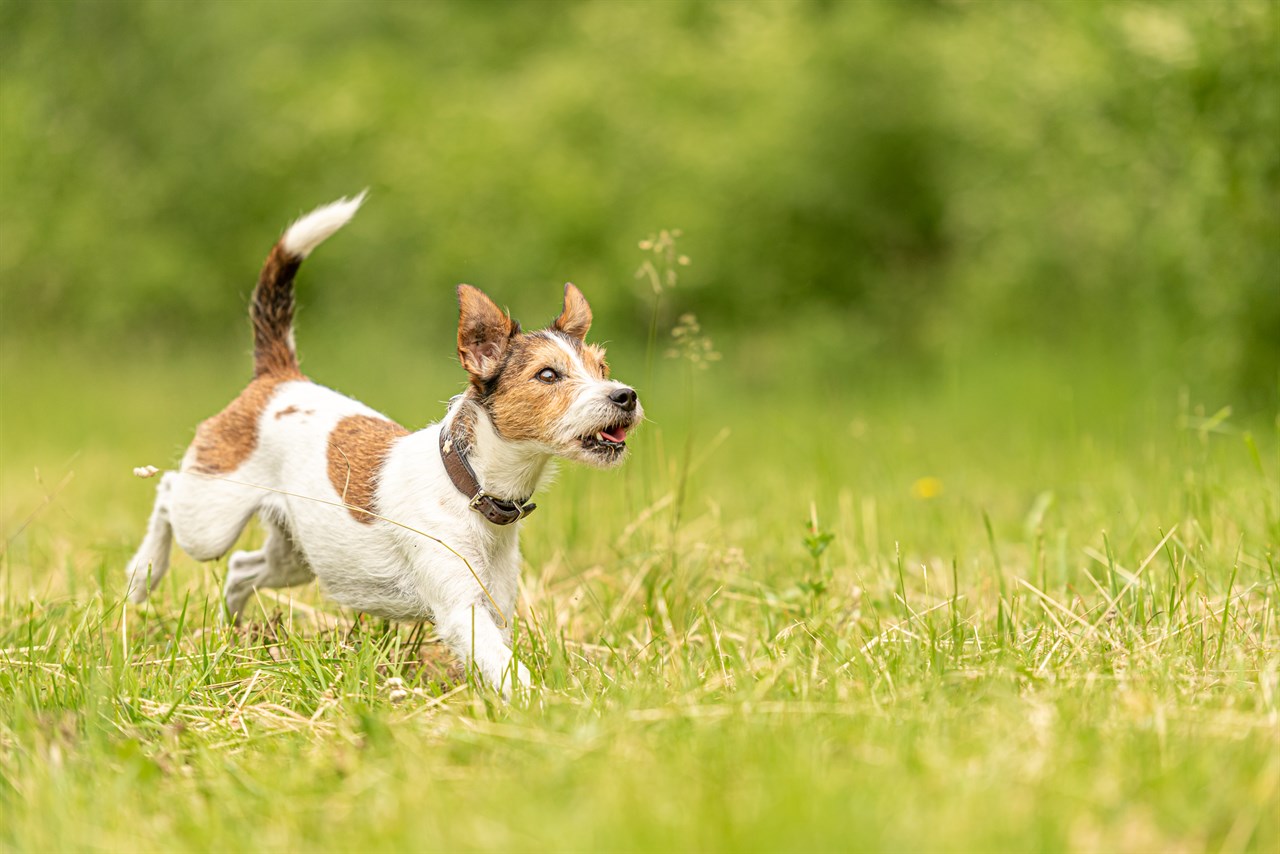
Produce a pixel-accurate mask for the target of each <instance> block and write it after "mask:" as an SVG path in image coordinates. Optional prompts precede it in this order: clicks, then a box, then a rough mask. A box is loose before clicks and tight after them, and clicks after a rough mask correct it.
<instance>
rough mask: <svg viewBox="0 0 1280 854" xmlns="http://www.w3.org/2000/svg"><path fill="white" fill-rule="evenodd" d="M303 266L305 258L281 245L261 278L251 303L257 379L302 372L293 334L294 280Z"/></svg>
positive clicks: (267, 262) (273, 250)
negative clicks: (299, 368) (289, 251)
mask: <svg viewBox="0 0 1280 854" xmlns="http://www.w3.org/2000/svg"><path fill="white" fill-rule="evenodd" d="M301 264H302V259H301V258H297V257H295V256H293V255H290V254H289V253H288V252H287V251H285V248H284V244H283V243H277V244H276V245H275V246H273V247H272V248H271V252H270V254H268V255H267V260H266V261H265V262H264V263H263V265H262V272H261V273H259V274H258V285H257V287H255V288H254V289H253V299H252V300H251V301H250V303H249V317H250V319H251V320H252V321H253V372H254V376H258V377H261V376H266V375H272V374H276V375H283V374H289V373H297V372H298V354H297V353H295V352H294V349H293V333H292V329H293V278H294V276H296V275H297V273H298V267H299V266H300V265H301Z"/></svg>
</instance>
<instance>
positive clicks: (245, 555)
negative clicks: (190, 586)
mask: <svg viewBox="0 0 1280 854" xmlns="http://www.w3.org/2000/svg"><path fill="white" fill-rule="evenodd" d="M263 524H264V525H265V526H266V528H267V541H266V543H265V544H263V546H262V548H260V549H258V550H257V551H252V552H243V551H242V552H235V553H234V554H232V555H231V559H230V560H229V561H228V562H227V582H226V585H225V586H224V587H223V596H224V598H225V600H226V603H227V613H228V614H229V615H230V617H231V618H232V620H234V621H236V622H239V621H240V614H241V613H242V612H243V611H244V606H245V603H246V602H247V601H248V599H249V596H250V595H251V594H252V593H253V591H255V590H257V589H259V588H262V587H270V588H275V587H292V586H294V585H295V584H305V583H307V582H308V581H310V580H311V579H313V578H315V574H314V573H313V572H312V571H311V567H309V566H308V565H307V562H306V560H305V559H304V558H303V557H302V554H301V553H300V552H299V551H298V548H297V546H296V545H295V544H294V542H293V540H292V538H290V536H289V533H288V531H286V530H285V529H284V528H283V527H281V526H280V525H277V524H275V523H273V522H270V521H267V520H263Z"/></svg>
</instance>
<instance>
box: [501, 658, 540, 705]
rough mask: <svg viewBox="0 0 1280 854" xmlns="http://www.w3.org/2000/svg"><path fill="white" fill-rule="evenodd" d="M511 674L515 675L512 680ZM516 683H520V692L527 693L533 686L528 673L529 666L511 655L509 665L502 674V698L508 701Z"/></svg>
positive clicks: (530, 675)
mask: <svg viewBox="0 0 1280 854" xmlns="http://www.w3.org/2000/svg"><path fill="white" fill-rule="evenodd" d="M513 674H514V676H515V679H514V680H513V679H512V675H513ZM517 683H518V684H519V685H520V693H522V694H527V693H528V692H529V689H530V688H531V687H532V686H533V676H532V674H531V673H529V668H527V667H525V666H524V665H523V664H521V663H520V662H519V661H517V660H516V659H515V658H514V657H513V658H512V659H511V665H510V666H509V667H508V668H507V669H506V670H505V671H504V672H503V674H502V688H501V691H502V699H504V700H507V701H508V702H510V700H511V697H512V695H513V693H514V689H515V685H516V684H517Z"/></svg>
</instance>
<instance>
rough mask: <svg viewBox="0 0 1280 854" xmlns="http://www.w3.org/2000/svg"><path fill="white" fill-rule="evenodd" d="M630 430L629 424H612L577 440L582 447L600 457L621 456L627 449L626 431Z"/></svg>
mask: <svg viewBox="0 0 1280 854" xmlns="http://www.w3.org/2000/svg"><path fill="white" fill-rule="evenodd" d="M630 429H631V425H629V424H614V425H612V426H609V427H605V428H604V429H602V430H597V431H596V432H594V433H591V434H589V435H587V436H583V437H581V438H580V439H579V441H580V442H582V447H583V448H586V449H587V450H588V451H592V452H593V453H597V454H602V455H609V456H612V455H616V454H621V453H622V452H623V451H624V450H626V447H627V431H629V430H630Z"/></svg>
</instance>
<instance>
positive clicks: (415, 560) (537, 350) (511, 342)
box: [128, 194, 644, 696]
mask: <svg viewBox="0 0 1280 854" xmlns="http://www.w3.org/2000/svg"><path fill="white" fill-rule="evenodd" d="M363 201H364V194H361V195H359V196H357V197H355V198H351V199H340V200H339V201H336V202H334V203H332V204H330V205H326V206H324V207H321V208H318V209H317V210H315V211H313V212H311V213H309V214H307V215H306V216H304V217H302V218H301V219H299V220H298V221H297V222H295V223H294V224H293V225H291V226H289V228H288V229H287V230H286V231H285V233H284V236H283V237H281V238H280V240H279V242H277V243H276V245H275V246H274V248H272V250H271V252H270V254H269V255H268V256H267V260H266V263H265V265H264V266H263V268H262V273H261V274H260V275H259V278H258V283H257V287H255V288H254V292H253V299H252V302H251V305H250V308H249V316H250V318H251V319H252V321H253V362H254V376H253V380H252V382H250V383H249V385H248V387H246V388H245V390H244V391H243V392H241V393H240V396H239V397H237V398H236V399H235V400H233V401H232V402H231V403H230V404H229V405H228V406H227V408H226V409H224V410H222V412H220V413H218V414H217V415H215V416H214V417H212V418H210V419H209V420H207V421H205V422H203V423H201V424H200V426H199V427H198V428H197V430H196V435H195V439H194V441H193V442H192V443H191V446H190V447H189V448H188V449H187V451H186V454H185V455H184V456H183V458H182V465H181V468H180V469H179V470H178V471H171V472H167V473H165V474H164V475H163V476H162V477H161V479H160V482H159V485H158V487H157V490H156V502H155V508H154V509H153V510H152V513H151V519H150V522H149V523H148V527H147V533H146V536H145V538H144V539H143V541H142V545H141V546H140V547H139V548H138V551H137V553H136V554H135V555H134V556H133V558H132V560H130V562H129V566H128V574H129V582H128V584H129V598H130V599H131V600H132V601H133V602H135V603H141V602H143V601H145V600H146V598H147V595H148V593H149V592H150V591H151V590H152V589H154V588H155V586H156V585H157V584H158V583H159V582H160V580H161V579H162V578H163V577H164V574H165V572H166V571H167V570H168V568H169V553H170V549H171V546H172V542H173V541H174V540H177V543H178V545H179V547H181V548H182V550H183V551H184V552H186V553H187V554H189V555H190V556H191V557H193V558H195V559H196V560H201V561H207V560H214V559H215V558H218V557H221V556H222V555H223V554H225V553H226V552H227V550H229V549H230V548H231V547H232V546H233V545H234V544H235V542H236V540H237V539H238V538H239V536H240V533H241V531H242V530H243V529H244V527H245V525H246V524H247V523H248V522H249V519H250V518H251V517H252V516H254V515H255V514H256V515H257V516H258V518H259V519H260V520H261V523H262V525H263V526H264V527H265V528H266V531H267V537H266V542H265V543H264V545H263V547H262V548H261V549H258V550H257V551H237V552H235V553H234V554H232V555H231V558H230V560H229V562H228V565H227V578H226V585H225V589H224V595H225V599H226V608H227V613H228V614H229V615H230V616H231V617H232V618H233V619H238V618H239V616H240V614H241V612H242V611H243V609H244V606H245V603H246V601H247V600H248V598H249V596H250V595H251V594H252V593H253V591H255V590H257V589H259V588H279V587H289V586H292V585H296V584H304V583H306V582H309V581H311V580H312V579H313V578H318V579H319V580H320V584H321V586H322V587H323V589H324V590H325V592H326V593H327V594H328V595H329V596H330V597H332V598H333V599H334V600H336V601H337V602H339V603H341V604H342V605H345V606H346V607H348V608H352V609H355V610H357V611H363V612H366V613H369V614H375V615H378V616H382V617H386V618H388V619H392V620H403V621H417V620H431V621H432V622H433V623H434V625H435V627H436V631H437V632H438V633H439V635H440V636H441V638H443V639H444V641H445V642H446V643H448V644H449V646H450V647H451V648H452V649H453V650H454V651H455V652H456V653H457V654H458V655H459V656H460V657H461V658H463V659H464V660H465V661H466V662H467V663H469V664H474V666H475V668H476V670H477V671H478V672H479V673H480V674H481V675H482V676H483V678H484V679H485V681H487V682H488V683H489V684H491V685H493V686H495V687H497V688H499V690H501V691H502V693H503V694H504V695H506V696H510V693H511V689H512V685H513V682H518V683H520V684H521V685H524V686H528V685H529V671H528V670H527V669H526V668H525V666H524V665H523V664H521V663H520V662H518V661H517V660H516V659H515V658H514V656H513V654H512V652H511V647H510V642H511V628H510V617H511V615H512V613H513V610H514V608H515V602H516V588H517V578H518V575H519V572H520V551H519V528H520V521H521V520H522V519H523V518H524V517H525V516H527V515H528V514H529V513H530V512H531V511H532V510H533V509H534V505H533V504H531V503H530V498H531V497H532V495H533V494H534V492H535V491H536V490H537V489H538V487H539V485H540V484H541V483H542V482H543V481H544V479H545V478H546V477H547V476H548V474H549V473H550V471H551V469H552V468H553V466H554V463H553V460H554V459H555V458H564V459H569V460H577V461H580V462H585V463H588V464H590V465H593V466H597V467H600V468H608V467H612V466H616V465H618V464H619V463H620V462H621V461H622V459H623V457H624V456H625V454H626V440H627V434H628V431H630V430H632V429H633V428H634V427H635V426H636V425H637V424H639V422H640V421H641V420H642V419H643V417H644V410H643V409H642V408H641V406H640V401H639V400H638V399H637V397H636V393H635V391H634V390H633V389H631V388H630V387H628V386H626V385H624V384H623V383H620V382H617V381H615V380H612V379H610V377H609V367H608V365H607V364H606V362H605V353H604V351H603V350H602V349H600V348H599V347H596V346H594V345H591V344H587V343H586V340H585V339H586V335H587V330H588V329H589V328H590V326H591V308H590V306H588V305H587V301H586V299H585V298H584V297H583V295H582V293H581V292H580V291H579V290H578V289H577V288H576V287H574V286H573V285H572V284H567V285H565V288H564V302H563V306H562V310H561V312H560V316H559V317H557V318H556V319H555V321H554V322H553V323H552V324H551V325H550V326H549V327H547V328H546V329H540V330H538V331H535V332H523V331H521V329H520V324H519V323H518V322H517V321H515V320H512V319H511V317H510V315H509V314H507V313H506V312H504V311H503V310H502V309H500V308H498V306H497V305H496V304H494V302H493V301H492V300H491V299H489V297H487V296H485V294H483V293H482V292H480V291H479V290H477V289H476V288H473V287H471V286H470V285H459V286H458V289H457V294H458V302H459V306H460V316H459V321H458V356H459V358H460V359H461V361H462V367H463V368H465V369H466V371H467V374H468V376H469V378H470V383H469V385H468V387H467V390H466V391H465V392H464V393H463V394H460V395H457V396H456V397H454V398H453V400H452V401H451V402H450V405H449V408H448V411H447V413H446V414H445V417H444V419H443V420H442V421H440V422H439V423H437V424H432V425H431V426H429V427H426V428H425V429H422V430H419V431H417V432H410V431H408V430H406V429H405V428H403V427H401V426H400V425H399V424H396V423H395V422H393V421H391V420H389V419H388V418H386V417H384V416H383V415H381V414H379V413H377V412H375V411H374V410H372V409H370V408H369V407H367V406H365V405H364V404H362V403H359V402H358V401H355V400H353V399H351V398H349V397H345V396H343V395H341V394H339V393H338V392H336V391H332V390H331V389H328V388H325V387H324V386H322V385H317V384H316V383H314V382H312V381H311V380H309V379H308V378H306V377H305V376H303V375H302V372H301V370H300V369H299V366H298V356H297V351H296V349H295V346H294V337H293V309H294V298H293V281H294V276H295V275H296V274H297V272H298V267H299V266H300V265H301V263H302V261H303V259H304V258H306V257H307V256H308V255H309V254H310V253H311V252H312V250H314V249H315V248H316V247H317V246H318V245H319V244H320V243H321V242H322V241H324V240H325V239H326V238H328V237H329V236H330V235H332V234H333V233H334V232H336V231H337V230H338V229H339V228H341V227H342V226H343V225H345V224H346V223H347V222H348V221H349V220H350V219H351V217H352V216H354V215H355V213H356V211H357V210H358V209H359V207H360V205H361V203H362V202H363Z"/></svg>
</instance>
